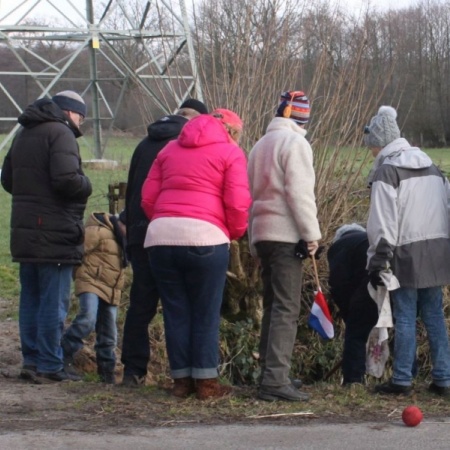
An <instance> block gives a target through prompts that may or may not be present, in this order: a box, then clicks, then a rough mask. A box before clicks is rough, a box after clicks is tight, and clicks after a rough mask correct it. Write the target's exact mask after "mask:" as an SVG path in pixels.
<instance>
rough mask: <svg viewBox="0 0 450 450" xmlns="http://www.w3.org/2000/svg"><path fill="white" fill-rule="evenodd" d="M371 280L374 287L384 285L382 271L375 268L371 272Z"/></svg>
mask: <svg viewBox="0 0 450 450" xmlns="http://www.w3.org/2000/svg"><path fill="white" fill-rule="evenodd" d="M369 281H370V284H371V285H372V287H373V288H374V289H375V290H377V287H378V286H384V283H383V280H382V279H381V277H380V272H378V270H374V271H373V272H370V273H369Z"/></svg>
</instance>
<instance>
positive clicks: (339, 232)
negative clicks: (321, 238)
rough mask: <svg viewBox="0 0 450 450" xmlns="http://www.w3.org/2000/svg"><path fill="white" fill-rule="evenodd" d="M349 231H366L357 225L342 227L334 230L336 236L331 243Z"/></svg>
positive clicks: (351, 224)
mask: <svg viewBox="0 0 450 450" xmlns="http://www.w3.org/2000/svg"><path fill="white" fill-rule="evenodd" d="M349 231H366V229H365V228H364V227H363V226H362V225H359V224H358V223H349V224H346V225H342V226H341V227H339V228H338V229H337V230H336V234H335V235H334V238H333V240H332V241H331V242H332V243H335V242H336V241H338V240H339V239H341V237H342V236H344V234H347V233H348V232H349Z"/></svg>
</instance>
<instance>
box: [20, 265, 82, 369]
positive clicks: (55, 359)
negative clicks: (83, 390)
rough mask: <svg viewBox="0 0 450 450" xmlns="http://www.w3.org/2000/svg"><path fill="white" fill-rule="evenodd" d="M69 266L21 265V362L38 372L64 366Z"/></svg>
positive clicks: (70, 271) (69, 280) (69, 278)
mask: <svg viewBox="0 0 450 450" xmlns="http://www.w3.org/2000/svg"><path fill="white" fill-rule="evenodd" d="M72 269H73V267H72V266H71V265H64V264H34V263H22V264H21V265H20V282H21V294H20V308H19V315H20V318H19V323H20V327H21V330H20V336H21V343H22V352H23V355H24V364H36V366H37V369H38V371H39V372H46V373H50V372H58V371H59V370H61V369H62V367H63V358H62V348H61V335H62V330H63V327H64V320H65V314H66V313H67V310H68V305H69V299H70V283H71V279H72Z"/></svg>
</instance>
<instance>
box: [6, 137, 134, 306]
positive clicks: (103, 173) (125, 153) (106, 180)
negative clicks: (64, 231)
mask: <svg viewBox="0 0 450 450" xmlns="http://www.w3.org/2000/svg"><path fill="white" fill-rule="evenodd" d="M1 139H2V137H1V136H0V140H1ZM140 139H141V138H139V137H130V136H119V137H114V138H110V139H109V141H108V147H107V149H106V151H105V155H104V157H105V159H113V160H115V161H117V162H118V167H117V168H116V169H114V170H88V169H86V170H85V172H86V175H87V176H88V177H89V178H90V180H91V183H92V187H93V193H92V196H91V197H90V198H89V201H88V204H87V207H86V214H85V216H87V215H88V214H90V213H91V212H93V211H109V198H108V186H109V184H114V183H118V182H126V181H127V174H128V166H129V162H130V160H131V155H132V154H133V151H134V149H135V148H136V145H137V144H138V142H139V141H140ZM79 144H80V152H81V155H82V159H83V160H89V159H95V158H94V156H93V155H92V152H91V150H90V149H91V148H92V137H89V136H88V137H87V138H82V139H80V141H79ZM7 148H9V146H7V147H6V148H5V149H3V150H2V151H1V152H0V166H2V165H3V159H4V157H5V156H6V153H7ZM0 205H2V208H1V210H0V230H1V231H0V286H1V291H0V296H2V297H3V298H6V299H10V300H12V299H17V298H18V295H19V281H18V280H19V274H18V269H19V265H18V264H14V263H12V262H11V253H10V250H9V234H10V233H9V230H10V216H11V195H9V194H8V193H7V192H5V191H4V190H3V189H0Z"/></svg>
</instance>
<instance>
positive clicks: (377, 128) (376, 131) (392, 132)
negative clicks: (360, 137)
mask: <svg viewBox="0 0 450 450" xmlns="http://www.w3.org/2000/svg"><path fill="white" fill-rule="evenodd" d="M396 118H397V111H396V110H395V109H394V108H393V107H392V106H380V109H379V110H378V114H377V115H376V116H374V117H372V120H371V121H370V125H369V126H368V127H366V131H365V133H366V134H365V135H364V144H365V145H366V146H367V147H380V148H384V147H386V145H388V144H390V143H391V142H392V141H395V140H396V139H398V138H399V137H400V129H399V128H398V125H397V121H396V120H395V119H396Z"/></svg>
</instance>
